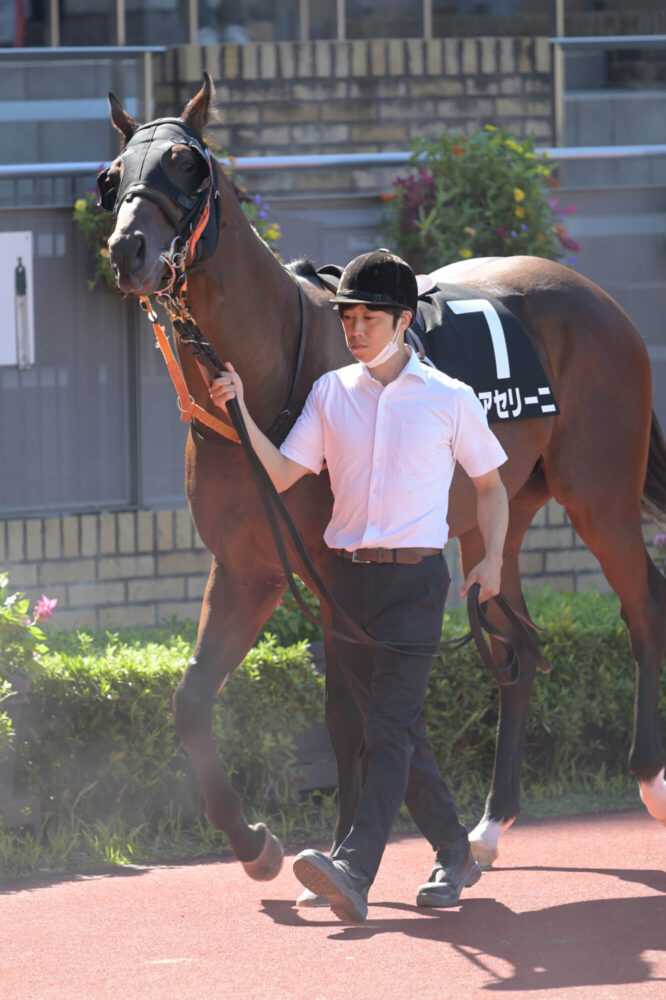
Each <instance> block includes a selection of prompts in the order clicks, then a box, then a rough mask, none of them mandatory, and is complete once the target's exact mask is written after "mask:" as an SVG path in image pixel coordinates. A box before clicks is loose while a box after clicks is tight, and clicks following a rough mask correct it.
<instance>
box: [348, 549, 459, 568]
mask: <svg viewBox="0 0 666 1000" xmlns="http://www.w3.org/2000/svg"><path fill="white" fill-rule="evenodd" d="M331 551H332V552H334V553H335V555H336V556H340V558H341V559H349V560H350V561H351V562H355V563H409V564H411V565H413V564H414V563H419V562H421V560H422V559H423V557H424V556H436V555H438V554H439V553H441V551H442V550H441V549H428V548H413V549H354V551H353V552H350V551H349V550H348V549H331Z"/></svg>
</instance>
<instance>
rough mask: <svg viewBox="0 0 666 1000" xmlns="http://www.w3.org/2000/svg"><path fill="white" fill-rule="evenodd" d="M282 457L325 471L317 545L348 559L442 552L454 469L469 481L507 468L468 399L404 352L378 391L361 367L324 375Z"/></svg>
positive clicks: (478, 408) (465, 391) (475, 403)
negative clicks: (323, 524) (325, 506)
mask: <svg viewBox="0 0 666 1000" xmlns="http://www.w3.org/2000/svg"><path fill="white" fill-rule="evenodd" d="M280 451H281V452H282V454H283V455H286V456H287V458H290V459H292V460H293V461H294V462H298V463H299V465H304V466H305V467H306V468H308V469H311V470H312V472H314V473H319V472H321V469H322V466H323V463H324V461H326V463H327V465H328V471H329V475H330V477H331V489H332V491H333V497H334V503H333V515H332V517H331V520H330V522H329V525H328V527H327V528H326V532H325V534H324V541H325V542H326V543H327V545H329V546H330V547H331V548H339V549H348V550H350V551H352V550H354V549H360V548H374V547H377V546H381V547H382V548H390V549H392V548H405V547H407V548H410V547H412V546H419V547H420V546H424V547H426V546H427V547H432V548H442V547H443V546H444V544H445V542H446V540H447V538H448V524H447V522H446V515H447V511H448V504H449V487H450V485H451V479H452V478H453V471H454V468H455V464H456V462H460V464H461V465H462V467H463V469H464V470H465V472H466V473H467V474H468V475H469V476H472V477H474V476H482V475H485V473H487V472H490V471H491V470H492V469H496V468H497V467H498V466H500V465H501V464H502V463H503V462H505V461H506V458H507V456H506V454H505V452H504V449H503V448H502V446H501V445H500V443H499V441H498V440H497V438H496V437H495V435H494V434H493V433H492V431H491V430H490V429H489V427H488V422H487V420H486V415H485V411H484V409H483V406H482V405H481V403H480V402H479V400H478V399H477V397H476V396H475V394H474V391H473V390H472V389H471V388H470V387H469V386H468V385H465V384H464V383H463V382H458V381H457V380H456V379H452V378H449V377H448V375H445V374H444V373H443V372H440V371H438V370H437V369H435V368H430V367H429V366H427V365H424V364H423V363H422V362H421V361H420V360H419V358H418V356H417V355H416V354H415V353H414V352H413V351H411V350H410V357H409V360H408V362H407V364H406V365H405V367H404V368H403V369H402V371H401V372H400V374H399V375H398V377H397V378H395V379H394V380H393V381H392V382H389V383H388V385H386V386H383V385H382V383H381V382H379V381H378V380H377V379H376V378H373V376H372V375H371V374H370V371H369V369H368V368H366V367H365V366H364V365H361V364H353V365H349V366H348V367H346V368H339V369H338V370H337V371H331V372H327V373H326V374H325V375H322V376H321V378H319V379H317V381H316V382H315V383H314V385H313V386H312V389H311V391H310V395H309V396H308V398H307V400H306V402H305V406H304V407H303V412H302V413H301V415H300V416H299V418H298V420H297V421H296V423H295V424H294V426H293V427H292V429H291V431H290V433H289V434H288V436H287V438H286V439H285V441H284V442H283V444H282V446H281V448H280Z"/></svg>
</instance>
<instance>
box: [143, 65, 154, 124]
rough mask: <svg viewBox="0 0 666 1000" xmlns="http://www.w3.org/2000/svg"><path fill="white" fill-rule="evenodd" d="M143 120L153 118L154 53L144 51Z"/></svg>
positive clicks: (146, 120)
mask: <svg viewBox="0 0 666 1000" xmlns="http://www.w3.org/2000/svg"><path fill="white" fill-rule="evenodd" d="M142 114H143V119H142V120H143V121H144V122H149V121H152V118H153V54H152V52H144V53H143V110H142Z"/></svg>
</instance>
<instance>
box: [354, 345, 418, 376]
mask: <svg viewBox="0 0 666 1000" xmlns="http://www.w3.org/2000/svg"><path fill="white" fill-rule="evenodd" d="M405 347H406V348H407V350H408V351H409V358H408V360H407V364H406V365H405V367H404V368H403V369H402V371H401V372H400V374H399V375H398V376H396V378H394V379H393V381H394V382H397V381H398V379H400V378H402V377H403V375H415V376H416V378H420V379H421V381H422V382H425V381H426V376H425V372H424V370H423V369H424V368H425V365H424V364H423V362H422V361H421V359H420V358H419V356H418V354H417V353H416V351H415V350H414V349H413V348H412V347H411V346H410V345H409V344H405ZM359 367H360V369H361V371H362V372H363V374H364V375H365V377H366V378H369V379H372V381H373V382H378V379H376V378H375V376H374V375H373V374H372V372H371V371H370V369H369V368H368V366H367V365H359ZM388 384H389V385H390V384H391V383H390V382H389V383H388Z"/></svg>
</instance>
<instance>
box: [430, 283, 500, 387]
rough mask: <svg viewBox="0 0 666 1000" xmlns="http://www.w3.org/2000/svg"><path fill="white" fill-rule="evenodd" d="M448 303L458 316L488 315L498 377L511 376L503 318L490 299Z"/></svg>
mask: <svg viewBox="0 0 666 1000" xmlns="http://www.w3.org/2000/svg"><path fill="white" fill-rule="evenodd" d="M446 304H447V306H448V307H449V309H450V310H451V312H454V313H455V314H456V315H457V316H460V315H465V314H466V313H483V315H484V316H485V317H486V323H487V324H488V330H489V331H490V339H491V340H492V342H493V353H494V355H495V368H496V369H497V378H498V379H500V378H511V369H510V367H509V355H508V353H507V349H506V337H505V336H504V330H503V328H502V320H501V319H500V318H499V316H498V315H497V311H496V310H495V309H493V307H492V306H491V304H490V302H488V299H460V300H459V301H458V302H447V303H446Z"/></svg>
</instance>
